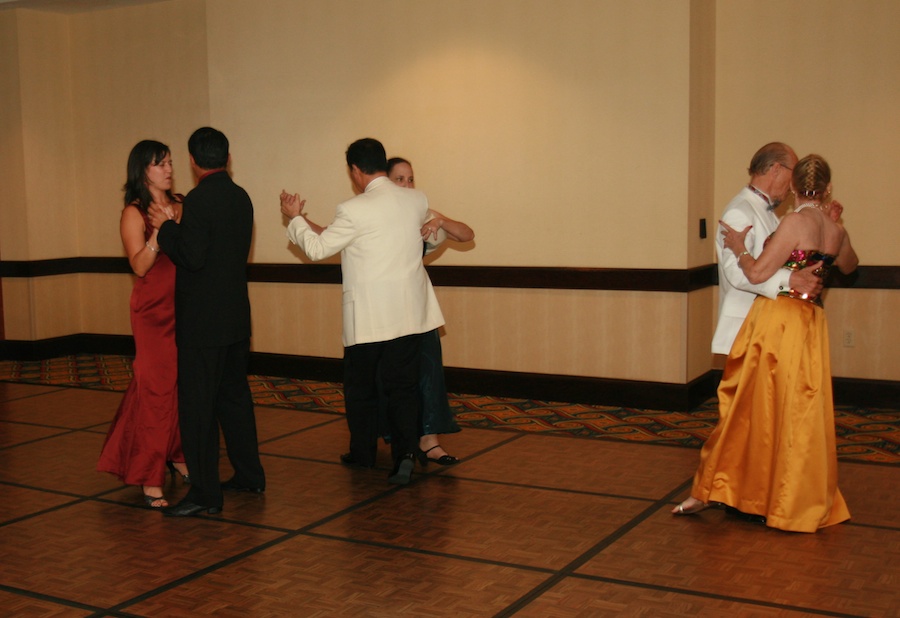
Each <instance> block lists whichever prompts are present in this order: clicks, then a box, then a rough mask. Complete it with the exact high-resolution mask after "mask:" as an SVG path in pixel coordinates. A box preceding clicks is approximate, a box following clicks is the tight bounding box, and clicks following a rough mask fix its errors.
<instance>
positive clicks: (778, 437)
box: [691, 296, 850, 532]
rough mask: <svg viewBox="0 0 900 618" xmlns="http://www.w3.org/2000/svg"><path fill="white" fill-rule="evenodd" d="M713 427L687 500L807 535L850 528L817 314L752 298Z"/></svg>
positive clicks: (795, 304)
mask: <svg viewBox="0 0 900 618" xmlns="http://www.w3.org/2000/svg"><path fill="white" fill-rule="evenodd" d="M718 396H719V423H718V425H716V428H715V429H714V430H713V433H712V435H710V437H709V439H708V440H707V441H706V444H704V446H703V450H702V451H701V454H700V467H699V468H698V470H697V473H696V474H695V475H694V485H693V489H692V490H691V496H693V497H694V498H696V499H697V500H701V501H703V502H707V503H709V502H721V503H723V504H726V505H728V506H732V507H734V508H736V509H738V510H739V511H742V512H744V513H748V514H753V515H762V516H764V517H765V518H766V525H767V526H771V527H773V528H778V529H781V530H789V531H794V532H815V531H816V530H817V529H819V528H822V527H824V526H831V525H834V524H837V523H840V522H842V521H846V520H848V519H850V511H849V510H848V509H847V504H846V502H844V498H843V496H842V495H841V492H840V490H839V489H838V486H837V476H838V474H837V450H836V447H835V432H834V402H833V399H832V392H831V358H830V355H829V348H828V323H827V321H826V319H825V311H824V310H823V309H822V308H821V307H817V306H815V305H813V304H811V303H809V302H805V301H802V300H796V299H792V298H787V297H778V298H777V299H776V300H772V299H770V298H765V297H762V296H760V297H757V299H756V300H755V301H754V303H753V306H752V307H751V309H750V313H749V314H748V315H747V319H746V320H744V325H743V326H742V327H741V330H740V332H739V333H738V335H737V338H736V339H735V342H734V345H733V346H732V348H731V353H730V354H729V355H728V360H727V361H726V363H725V370H724V374H723V376H722V382H721V383H720V384H719V391H718Z"/></svg>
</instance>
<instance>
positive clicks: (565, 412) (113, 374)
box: [0, 354, 900, 464]
mask: <svg viewBox="0 0 900 618" xmlns="http://www.w3.org/2000/svg"><path fill="white" fill-rule="evenodd" d="M130 380H131V358H129V357H125V356H101V355H93V354H80V355H75V356H65V357H60V358H53V359H48V360H44V361H0V381H7V382H23V383H29V384H46V385H58V386H72V387H79V388H91V389H102V390H111V391H124V390H125V388H126V387H127V386H128V382H129V381H130ZM250 388H251V391H252V393H253V399H254V401H255V403H256V405H260V406H272V407H278V408H290V409H294V410H306V411H316V412H325V413H331V414H343V413H344V396H343V391H342V388H341V385H340V384H335V383H328V382H315V381H309V380H295V379H290V378H276V377H266V376H250ZM450 406H451V408H452V409H453V410H454V412H455V413H456V419H457V421H458V422H459V424H460V425H461V426H462V427H464V428H465V427H476V428H479V429H502V430H515V431H529V432H534V433H555V434H565V435H571V436H579V437H586V438H599V439H616V440H629V441H634V442H644V443H651V444H669V445H676V446H683V447H691V448H699V447H700V446H701V445H702V444H703V442H704V441H705V440H706V438H707V436H709V433H710V432H711V431H712V429H713V427H715V424H716V420H717V418H718V414H717V402H716V400H715V399H710V400H709V401H707V402H705V403H704V404H703V405H701V406H699V407H697V408H695V409H693V410H691V411H689V412H671V411H665V410H638V409H631V408H620V407H609V406H589V405H581V404H572V403H551V402H544V401H533V400H527V399H510V398H500V397H485V396H482V395H463V394H451V395H450ZM835 424H836V433H837V445H838V447H837V448H838V457H839V458H840V459H842V460H851V461H868V462H878V463H891V464H895V463H898V462H900V410H883V409H871V408H858V407H853V406H837V407H836V408H835Z"/></svg>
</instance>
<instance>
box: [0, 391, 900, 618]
mask: <svg viewBox="0 0 900 618" xmlns="http://www.w3.org/2000/svg"><path fill="white" fill-rule="evenodd" d="M126 382H127V380H126ZM82 386H84V385H82ZM89 386H93V388H72V387H66V386H60V385H48V384H26V383H16V382H10V381H6V382H0V556H2V558H0V615H2V616H167V617H168V616H176V617H178V616H198V615H199V616H235V617H236V616H304V617H305V616H379V617H389V616H535V617H538V616H539V617H552V618H557V617H559V618H562V617H569V616H692V615H699V616H900V593H898V590H900V515H898V510H900V497H898V491H897V487H898V484H897V481H898V479H900V467H898V466H897V465H896V464H894V463H889V462H888V461H886V460H887V459H889V458H882V459H879V458H878V457H874V458H871V459H869V460H868V461H862V460H860V459H858V458H854V457H846V456H844V457H842V458H841V461H840V464H839V465H840V475H841V480H840V485H841V489H842V491H843V493H844V495H845V497H846V499H847V502H848V504H849V506H850V510H851V513H852V515H853V519H852V521H851V522H849V523H846V524H842V525H839V526H834V527H831V528H828V529H825V530H823V531H820V532H818V533H817V534H812V535H806V534H789V533H783V532H779V531H776V530H772V529H768V528H766V527H764V526H760V525H758V524H751V523H747V522H743V521H740V520H738V519H735V518H733V517H731V516H729V515H727V514H726V513H724V512H723V511H719V510H708V511H705V512H703V513H701V514H699V515H697V516H693V517H673V516H671V515H670V514H669V510H670V509H671V508H672V506H673V505H674V504H676V503H677V502H678V501H679V500H681V499H682V498H683V497H685V496H686V493H687V489H688V488H689V486H690V481H691V477H692V474H693V472H694V468H695V466H696V465H697V458H698V453H699V451H698V450H697V449H696V448H684V447H674V446H671V445H668V444H667V443H665V442H662V443H658V442H656V441H652V440H651V441H643V442H642V441H619V440H610V439H593V438H589V437H584V436H580V435H577V434H576V435H571V434H570V433H567V432H559V431H529V430H524V431H510V430H509V429H508V428H507V429H502V430H498V429H497V428H496V427H495V426H493V425H490V426H488V425H486V426H485V427H484V428H482V427H479V426H477V425H475V426H473V425H471V424H470V425H469V426H466V427H465V428H464V430H463V431H462V432H461V433H458V434H452V435H449V436H445V437H444V438H443V440H442V442H443V443H444V444H445V445H446V448H447V450H448V451H450V452H451V453H453V454H455V455H458V456H460V457H461V458H462V459H463V461H462V462H461V463H460V464H459V465H457V466H454V467H449V468H440V467H438V466H435V465H431V466H429V467H428V468H427V469H422V468H420V467H418V466H417V468H416V470H415V475H414V481H413V483H412V484H411V485H409V486H407V487H399V488H398V487H395V486H392V485H389V484H388V483H387V482H386V476H387V470H388V468H389V462H388V457H389V452H388V450H387V448H385V447H383V448H382V451H381V452H380V457H381V460H380V462H379V467H378V468H377V469H375V470H353V469H348V468H346V467H344V466H342V465H341V464H340V463H338V459H337V457H338V455H339V454H340V453H342V452H344V451H345V450H346V446H347V428H346V423H345V422H344V418H343V416H342V415H341V414H338V413H335V412H334V410H332V409H330V408H331V407H332V406H339V405H340V402H339V393H336V394H335V393H332V394H330V395H326V394H322V393H319V395H320V396H321V397H322V399H323V401H320V402H319V403H318V404H316V405H310V406H308V407H309V409H304V408H303V407H302V406H299V407H298V406H295V407H282V406H281V405H279V404H278V402H276V401H268V402H265V403H260V399H259V398H257V404H258V405H257V408H256V412H257V422H258V425H259V434H260V443H261V444H260V449H261V452H262V456H263V464H264V465H265V467H266V472H267V477H268V489H267V491H266V493H265V494H264V495H261V496H257V495H245V494H240V495H233V494H226V501H225V508H224V511H223V512H222V514H220V515H214V516H204V517H198V518H189V519H170V518H164V517H162V516H161V515H160V514H159V513H157V512H152V511H149V510H146V509H144V508H142V502H141V500H140V490H139V489H138V488H134V487H123V486H122V485H121V484H120V483H119V482H118V481H117V480H116V479H115V478H113V477H112V476H110V475H106V474H101V473H98V472H95V465H96V461H97V456H98V453H99V450H100V446H101V444H102V442H103V438H104V435H105V432H106V429H107V427H108V423H109V420H110V419H111V418H112V416H113V414H114V413H115V410H116V407H117V406H118V403H119V400H120V398H121V392H118V391H117V390H100V389H98V388H96V385H89ZM331 397H336V398H337V399H331ZM323 402H326V403H327V404H328V405H324V404H323ZM320 404H321V405H320ZM887 414H889V415H890V413H889V412H888V413H887ZM887 418H888V420H891V419H893V421H892V422H893V423H896V418H897V417H896V413H894V416H888V417H887ZM713 422H714V421H713ZM888 452H890V449H888ZM222 475H223V478H228V477H229V476H230V470H229V469H228V464H227V460H226V459H224V458H223V462H222ZM166 492H167V496H168V498H169V499H170V500H178V499H179V497H180V496H181V495H183V494H184V492H185V486H184V485H183V484H182V482H181V481H180V480H178V481H175V480H172V479H171V477H170V480H169V481H168V485H167V487H166Z"/></svg>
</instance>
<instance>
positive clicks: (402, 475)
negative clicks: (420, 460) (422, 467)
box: [388, 453, 416, 485]
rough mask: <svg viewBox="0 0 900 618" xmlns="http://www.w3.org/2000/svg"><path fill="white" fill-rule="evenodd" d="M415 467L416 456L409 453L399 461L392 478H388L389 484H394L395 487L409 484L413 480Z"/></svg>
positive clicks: (391, 475) (392, 472)
mask: <svg viewBox="0 0 900 618" xmlns="http://www.w3.org/2000/svg"><path fill="white" fill-rule="evenodd" d="M415 465H416V458H415V455H413V454H412V453H407V454H406V455H404V456H403V457H401V458H400V459H398V460H397V463H396V465H395V466H394V469H393V470H392V471H391V474H390V476H388V483H393V484H394V485H407V484H409V481H410V480H412V471H413V468H414V467H415Z"/></svg>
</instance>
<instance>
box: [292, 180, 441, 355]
mask: <svg viewBox="0 0 900 618" xmlns="http://www.w3.org/2000/svg"><path fill="white" fill-rule="evenodd" d="M427 212H428V199H427V198H426V197H425V194H424V193H422V192H421V191H417V190H416V189H407V188H403V187H398V186H397V185H395V184H394V183H393V182H391V181H390V180H389V179H388V178H387V177H386V176H380V177H378V178H376V179H374V180H373V181H372V182H370V183H369V185H368V186H367V187H366V189H365V191H364V192H363V193H361V194H359V195H357V196H355V197H353V198H351V199H349V200H347V201H346V202H344V203H342V204H340V205H339V206H338V207H337V212H336V213H335V217H334V221H332V222H331V223H330V224H329V225H328V227H327V228H325V230H324V231H323V232H322V234H321V235H319V234H316V233H315V232H314V231H312V230H311V229H310V227H309V225H308V224H307V223H306V221H305V220H304V219H303V217H294V219H292V220H291V222H290V223H289V224H288V229H287V235H288V238H290V240H291V242H293V243H294V244H296V245H297V246H299V247H300V248H301V249H302V250H303V251H304V252H305V253H306V255H308V256H309V258H310V259H311V260H314V261H317V260H322V259H325V258H327V257H330V256H332V255H334V254H336V253H338V252H340V253H341V274H342V275H343V335H342V340H343V344H344V347H349V346H352V345H357V344H361V343H374V342H378V341H390V340H392V339H397V338H398V337H404V336H406V335H413V334H417V333H424V332H428V331H430V330H434V329H435V328H438V327H439V326H442V325H443V324H444V316H443V315H442V314H441V308H440V306H439V305H438V301H437V297H436V296H435V295H434V288H432V286H431V280H430V279H429V278H428V273H427V272H425V266H424V265H423V264H422V249H423V244H422V235H421V228H422V224H423V223H424V222H425V218H426V215H427Z"/></svg>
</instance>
